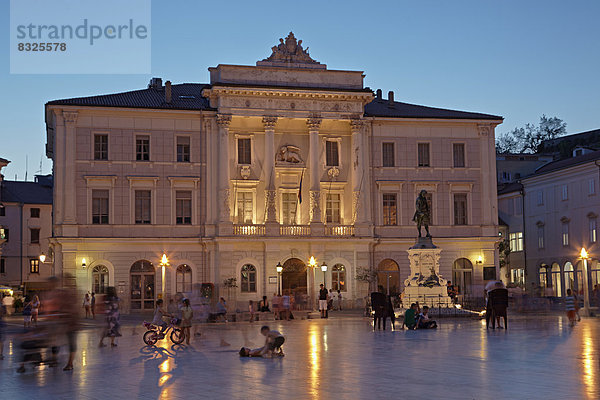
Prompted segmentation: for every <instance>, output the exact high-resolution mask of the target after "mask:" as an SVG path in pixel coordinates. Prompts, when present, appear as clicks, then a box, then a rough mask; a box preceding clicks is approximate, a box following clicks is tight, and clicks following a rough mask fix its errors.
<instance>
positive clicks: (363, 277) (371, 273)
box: [355, 267, 377, 283]
mask: <svg viewBox="0 0 600 400" xmlns="http://www.w3.org/2000/svg"><path fill="white" fill-rule="evenodd" d="M355 279H356V280H357V281H360V282H368V283H372V282H375V279H377V271H375V270H372V269H371V268H367V267H358V268H357V269H356V276H355Z"/></svg>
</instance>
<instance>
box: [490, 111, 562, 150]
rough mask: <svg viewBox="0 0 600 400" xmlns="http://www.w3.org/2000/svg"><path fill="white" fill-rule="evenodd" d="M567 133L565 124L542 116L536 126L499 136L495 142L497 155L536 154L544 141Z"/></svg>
mask: <svg viewBox="0 0 600 400" xmlns="http://www.w3.org/2000/svg"><path fill="white" fill-rule="evenodd" d="M565 133H567V124H566V123H565V122H564V121H563V120H562V119H560V118H557V117H546V115H542V116H541V117H540V122H539V123H538V125H537V126H536V125H533V124H526V125H525V126H524V127H521V128H515V129H513V130H512V131H510V132H507V133H505V134H503V135H500V136H499V137H498V139H497V140H496V152H498V153H537V152H538V150H539V148H540V145H541V144H542V142H543V141H544V140H549V139H556V138H557V137H560V136H562V135H564V134H565Z"/></svg>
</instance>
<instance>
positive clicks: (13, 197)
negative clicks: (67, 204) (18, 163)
mask: <svg viewBox="0 0 600 400" xmlns="http://www.w3.org/2000/svg"><path fill="white" fill-rule="evenodd" d="M1 187H2V192H1V197H0V201H2V202H7V203H25V204H52V186H49V185H45V184H41V183H37V182H19V181H6V180H5V181H2V185H1Z"/></svg>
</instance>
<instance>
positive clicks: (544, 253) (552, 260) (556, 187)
mask: <svg viewBox="0 0 600 400" xmlns="http://www.w3.org/2000/svg"><path fill="white" fill-rule="evenodd" d="M577 154H578V153H576V152H575V151H574V152H573V156H572V157H570V158H566V159H562V160H557V161H554V162H551V163H548V164H546V165H544V166H542V167H540V168H538V169H537V171H536V172H535V173H534V174H532V175H530V176H528V177H525V178H523V179H522V180H521V183H522V185H523V193H524V196H525V197H524V204H525V208H524V211H525V217H524V221H525V229H524V234H525V242H524V246H525V249H526V254H527V256H526V257H527V258H526V259H527V265H526V274H527V282H528V283H527V285H528V286H529V285H530V284H531V283H534V284H539V285H540V286H541V287H542V288H552V293H553V294H554V296H559V297H560V296H564V295H565V293H566V290H567V289H573V290H577V291H578V292H583V282H584V279H583V262H582V260H581V258H580V252H581V248H582V247H584V248H586V249H587V251H588V253H589V257H590V259H589V261H588V266H589V271H588V274H589V276H588V279H589V280H588V282H589V285H590V288H593V287H594V285H596V284H598V283H600V265H599V263H598V259H599V258H600V246H598V216H599V215H600V196H599V195H598V184H599V180H598V178H599V176H600V151H590V152H586V153H585V154H581V155H577ZM511 257H512V255H511ZM511 263H512V259H511ZM523 268H525V267H524V266H523Z"/></svg>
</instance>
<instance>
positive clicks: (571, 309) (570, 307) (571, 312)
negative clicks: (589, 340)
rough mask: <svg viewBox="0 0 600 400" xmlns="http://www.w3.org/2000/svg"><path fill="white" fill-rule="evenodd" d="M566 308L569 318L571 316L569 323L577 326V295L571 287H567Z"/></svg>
mask: <svg viewBox="0 0 600 400" xmlns="http://www.w3.org/2000/svg"><path fill="white" fill-rule="evenodd" d="M565 309H566V311H567V318H569V324H570V325H571V326H575V310H576V308H575V297H574V296H573V293H572V292H571V289H567V296H566V297H565Z"/></svg>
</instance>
